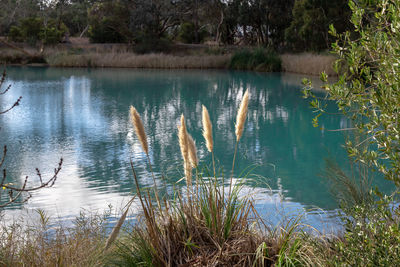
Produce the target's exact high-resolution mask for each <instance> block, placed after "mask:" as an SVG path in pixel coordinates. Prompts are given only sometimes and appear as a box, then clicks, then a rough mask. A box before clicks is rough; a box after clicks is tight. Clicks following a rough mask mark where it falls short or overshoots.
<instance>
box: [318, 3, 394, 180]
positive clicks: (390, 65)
mask: <svg viewBox="0 0 400 267" xmlns="http://www.w3.org/2000/svg"><path fill="white" fill-rule="evenodd" d="M349 6H350V8H351V9H352V11H353V15H352V19H351V21H352V23H353V25H354V29H355V33H356V34H357V36H358V37H357V38H354V35H355V34H354V33H351V32H345V33H343V34H339V33H338V31H337V30H335V28H334V27H333V26H332V27H331V34H333V35H334V36H335V37H336V38H337V39H338V40H337V41H336V42H335V43H334V44H333V49H334V51H335V52H336V54H337V55H338V56H339V60H338V61H337V62H336V63H335V66H334V67H335V70H336V71H337V72H338V73H339V74H341V75H340V76H339V79H338V81H337V82H336V83H333V84H328V85H326V86H325V89H326V91H327V92H328V96H327V98H328V99H329V100H333V101H335V102H336V103H337V106H338V108H339V110H340V111H341V112H342V113H343V114H344V115H345V116H347V117H348V118H349V119H351V121H352V124H353V127H354V129H355V130H356V131H357V132H358V133H359V135H360V136H365V137H364V139H363V140H360V141H351V140H349V141H347V142H346V149H347V152H348V154H349V156H350V157H352V158H353V159H354V160H355V161H358V162H361V163H363V164H365V165H367V166H371V167H373V168H374V169H375V170H377V171H379V172H381V173H382V174H383V175H384V176H385V177H386V178H387V179H388V180H391V181H393V182H394V183H395V185H396V186H399V185H400V153H399V152H400V149H399V142H400V134H399V131H400V128H399V127H400V125H399V112H400V111H399V107H400V78H399V77H400V76H399V73H400V50H399V49H398V47H399V40H400V16H399V14H400V3H399V2H397V1H394V2H392V1H373V2H371V1H367V0H363V1H358V4H356V3H355V2H353V1H350V3H349ZM321 78H322V79H323V80H326V75H322V77H321ZM313 102H314V103H317V104H316V105H315V107H322V106H323V105H320V104H319V103H320V101H319V100H318V99H316V98H315V99H314V101H313ZM317 111H319V113H323V112H324V109H323V108H317Z"/></svg>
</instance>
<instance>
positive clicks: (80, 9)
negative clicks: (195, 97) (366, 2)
mask: <svg viewBox="0 0 400 267" xmlns="http://www.w3.org/2000/svg"><path fill="white" fill-rule="evenodd" d="M0 15H1V16H0V34H1V35H9V34H10V33H11V35H15V33H16V30H15V29H14V30H11V29H12V27H13V26H20V25H21V21H23V20H24V19H26V18H32V19H33V20H35V19H40V20H42V21H43V23H44V25H45V26H46V25H47V22H48V21H52V23H53V24H54V23H55V24H56V28H60V25H65V26H66V27H67V29H68V31H67V32H68V33H69V35H70V36H87V37H90V39H91V41H92V42H130V43H143V42H144V40H152V42H158V41H157V40H176V41H183V42H189V43H200V42H202V41H205V40H209V41H216V42H218V43H220V44H245V45H258V46H269V47H273V48H274V49H275V50H280V51H281V50H288V49H289V50H294V51H303V50H306V49H307V50H314V51H319V50H324V49H329V48H330V43H331V42H332V39H331V37H329V34H328V26H329V25H330V24H334V26H335V27H336V29H337V30H338V32H343V31H344V30H346V29H348V27H349V24H350V23H349V18H350V9H349V8H348V6H347V0H333V1H324V0H280V1H276V0H224V1H223V0H152V1H148V0H117V1H111V0H52V1H44V0H29V1H28V0H19V1H17V0H2V1H1V2H0ZM33 20H32V21H33ZM10 31H11V32H10ZM17 39H18V38H14V40H17ZM37 39H40V38H37Z"/></svg>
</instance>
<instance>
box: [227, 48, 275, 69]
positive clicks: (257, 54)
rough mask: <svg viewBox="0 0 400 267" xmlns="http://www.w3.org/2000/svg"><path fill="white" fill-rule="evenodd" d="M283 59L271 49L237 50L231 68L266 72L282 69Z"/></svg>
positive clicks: (232, 58)
mask: <svg viewBox="0 0 400 267" xmlns="http://www.w3.org/2000/svg"><path fill="white" fill-rule="evenodd" d="M281 64H282V63H281V59H280V57H279V55H278V54H277V53H276V52H274V51H273V50H271V49H264V48H257V49H255V50H248V49H244V50H240V51H237V52H235V53H234V54H233V55H232V57H231V60H230V62H229V68H231V69H236V70H255V71H265V72H278V71H281Z"/></svg>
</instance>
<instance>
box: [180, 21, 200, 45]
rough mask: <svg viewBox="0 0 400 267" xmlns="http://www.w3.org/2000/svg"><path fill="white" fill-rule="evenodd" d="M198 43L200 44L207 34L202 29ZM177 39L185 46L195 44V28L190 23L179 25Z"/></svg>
mask: <svg viewBox="0 0 400 267" xmlns="http://www.w3.org/2000/svg"><path fill="white" fill-rule="evenodd" d="M198 35H199V40H198V41H199V42H200V43H201V42H202V41H203V40H204V38H205V36H206V35H207V32H206V31H205V29H204V28H203V30H201V31H200V32H199V33H198ZM178 39H179V40H180V41H181V42H183V43H187V44H192V43H195V42H196V32H195V26H194V24H193V23H191V22H184V23H182V24H181V25H180V27H179V32H178Z"/></svg>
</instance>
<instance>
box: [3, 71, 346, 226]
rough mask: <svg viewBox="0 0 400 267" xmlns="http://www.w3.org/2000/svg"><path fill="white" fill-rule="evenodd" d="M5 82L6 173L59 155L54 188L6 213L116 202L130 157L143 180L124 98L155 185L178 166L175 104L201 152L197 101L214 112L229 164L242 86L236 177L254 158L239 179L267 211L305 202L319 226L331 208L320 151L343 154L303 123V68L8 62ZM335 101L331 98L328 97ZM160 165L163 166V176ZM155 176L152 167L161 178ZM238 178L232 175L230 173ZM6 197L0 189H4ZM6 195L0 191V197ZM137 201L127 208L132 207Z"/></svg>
mask: <svg viewBox="0 0 400 267" xmlns="http://www.w3.org/2000/svg"><path fill="white" fill-rule="evenodd" d="M7 78H8V80H7V82H6V84H11V85H12V88H11V90H10V91H9V92H8V93H7V94H5V95H3V96H2V97H1V98H0V105H1V107H2V109H4V107H7V106H9V105H10V104H12V103H13V100H14V101H15V100H16V99H17V98H18V97H19V96H22V97H23V98H22V101H21V104H20V105H19V106H18V107H16V108H15V109H13V110H12V111H11V112H8V113H6V114H5V115H2V116H0V125H1V129H0V136H1V138H0V144H1V145H4V144H6V145H7V147H8V155H7V158H6V163H5V164H6V168H7V171H8V181H9V182H13V183H14V184H22V183H23V181H24V179H25V176H26V175H29V176H30V180H29V181H30V183H31V185H33V184H35V183H37V182H38V178H37V177H36V176H35V173H36V171H35V168H39V169H40V170H41V172H42V174H43V176H44V177H50V176H51V174H52V172H53V170H54V168H55V167H56V166H57V163H58V161H59V159H60V157H63V159H64V164H63V167H62V170H61V173H60V175H59V177H58V179H57V182H56V184H55V186H54V187H53V188H50V189H44V190H41V191H38V192H35V193H34V194H33V197H32V198H31V199H30V200H29V201H28V202H27V203H24V204H15V205H13V206H10V207H8V211H7V213H9V214H18V212H19V211H20V210H22V209H24V210H35V209H37V208H41V209H43V210H45V211H47V212H48V213H49V214H50V215H52V216H55V217H58V218H62V219H64V220H65V219H68V218H74V217H75V216H77V215H78V214H79V212H80V211H81V210H82V209H84V210H89V211H101V210H104V209H106V208H107V206H108V205H109V204H111V205H112V206H113V207H114V208H116V209H118V208H120V207H122V206H124V205H125V203H126V202H127V201H128V200H129V198H130V196H132V194H133V192H134V191H135V189H134V184H133V180H132V179H133V177H132V172H131V169H130V165H129V159H130V157H132V160H133V163H134V165H135V168H136V171H137V172H138V176H139V181H140V184H141V186H142V187H147V186H152V178H151V176H150V172H149V169H148V167H147V165H146V160H145V159H146V158H145V155H144V153H143V151H142V149H141V147H140V143H139V141H138V139H137V138H136V136H135V134H134V131H133V127H132V125H131V123H130V118H129V106H130V105H133V106H135V107H136V109H137V110H138V112H139V113H140V114H141V116H142V119H143V122H144V126H145V128H146V132H147V135H148V138H149V140H148V141H149V145H150V157H151V160H152V163H153V166H154V168H155V172H156V176H157V179H159V181H160V185H161V186H162V187H163V189H162V190H164V191H165V192H172V188H173V187H174V186H181V185H182V186H183V182H180V183H177V181H179V180H180V179H181V178H182V176H183V170H182V160H181V154H180V150H179V146H178V137H177V127H176V126H177V124H178V122H179V117H180V115H181V114H182V113H183V114H184V115H185V117H186V122H187V127H188V131H189V132H190V133H191V135H192V136H193V138H194V139H195V141H196V144H197V149H198V155H199V158H200V164H203V165H209V164H210V162H211V156H210V154H209V153H208V152H207V150H206V147H205V142H204V140H203V138H202V133H201V131H202V124H201V107H202V105H205V106H206V107H207V108H208V110H209V112H210V117H211V120H212V122H213V131H214V149H215V157H216V159H217V164H218V166H219V167H220V168H221V169H224V170H225V173H229V171H230V168H231V164H232V157H233V152H234V145H235V136H234V123H235V118H236V112H237V109H238V106H239V104H240V101H241V98H242V95H243V93H244V91H245V90H246V89H249V90H250V94H251V96H250V102H249V113H248V118H247V121H246V125H245V131H244V134H243V137H242V139H241V140H240V143H239V148H238V149H239V153H238V157H237V161H236V165H235V177H240V173H241V172H242V171H243V170H244V169H246V168H249V167H250V168H252V167H253V166H254V167H255V168H254V170H253V171H252V172H253V176H251V177H250V178H251V179H250V178H249V179H248V180H246V181H245V182H244V183H245V185H246V187H245V189H244V192H243V193H244V194H247V193H250V192H251V193H253V194H254V196H255V198H256V199H257V208H258V209H259V211H260V212H261V213H263V216H265V217H266V218H268V220H270V221H272V222H276V221H279V220H280V219H281V218H282V216H283V215H282V214H283V213H282V210H285V211H286V212H285V214H288V213H292V214H298V213H301V212H304V211H305V210H309V209H313V208H315V207H318V208H321V209H323V212H322V215H321V213H320V212H309V213H307V214H308V215H307V216H308V218H309V221H310V222H311V224H313V225H316V227H318V228H319V229H321V228H323V226H324V223H325V220H326V219H327V218H328V217H329V216H328V215H327V214H330V213H332V212H334V211H335V209H336V208H337V204H336V202H335V201H334V199H333V198H332V196H331V194H330V192H329V187H328V185H327V184H328V183H327V180H326V179H325V178H323V175H322V174H323V171H324V166H325V162H324V159H325V158H333V159H336V160H337V161H338V163H339V164H346V162H347V159H346V152H345V151H344V150H343V148H342V147H341V144H342V143H343V141H344V137H343V133H341V132H332V131H327V130H321V129H319V128H314V127H313V126H312V123H311V121H312V118H313V116H314V115H315V114H314V113H313V112H312V110H311V109H310V107H309V100H305V99H303V98H302V92H301V86H300V81H301V78H302V76H299V75H291V74H280V73H271V74H264V73H255V72H240V71H215V70H213V71H202V70H201V71H200V70H133V69H61V68H41V67H8V68H7ZM328 109H331V110H333V111H335V106H334V104H333V103H332V104H331V106H329V107H328ZM320 125H321V126H323V127H324V128H325V129H338V128H346V127H348V122H347V120H346V119H344V118H343V117H341V116H340V115H331V116H328V115H327V116H323V117H322V118H321V119H320ZM162 177H163V178H162ZM161 178H162V179H161ZM239 179H240V178H239ZM3 197H4V194H3ZM4 200H5V199H3V201H4ZM133 212H135V209H133Z"/></svg>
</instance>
